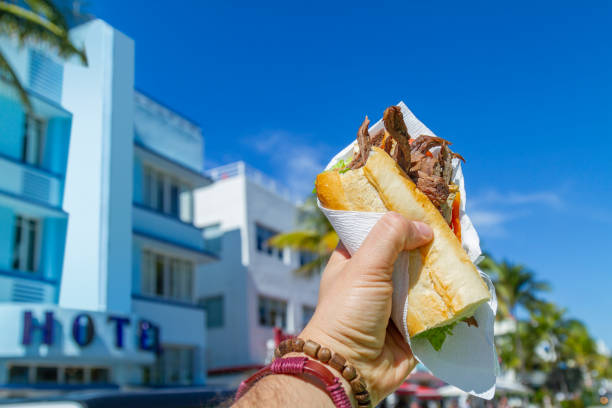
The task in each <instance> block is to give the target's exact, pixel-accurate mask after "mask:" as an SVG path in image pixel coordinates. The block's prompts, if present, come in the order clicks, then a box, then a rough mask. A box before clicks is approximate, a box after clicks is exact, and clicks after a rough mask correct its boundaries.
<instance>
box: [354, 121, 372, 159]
mask: <svg viewBox="0 0 612 408" xmlns="http://www.w3.org/2000/svg"><path fill="white" fill-rule="evenodd" d="M368 126H370V119H368V117H367V116H366V117H365V119H364V120H363V123H362V124H361V126H359V130H358V131H357V143H358V144H359V153H357V155H356V156H355V158H354V159H353V161H352V162H351V165H350V168H351V169H358V168H360V167H363V166H364V165H365V163H366V162H367V161H368V156H369V155H370V148H371V147H372V146H371V141H370V134H369V133H368Z"/></svg>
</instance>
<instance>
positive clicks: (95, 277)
mask: <svg viewBox="0 0 612 408" xmlns="http://www.w3.org/2000/svg"><path fill="white" fill-rule="evenodd" d="M71 34H72V36H73V38H74V39H75V41H76V42H79V43H83V44H84V45H85V48H86V51H87V56H88V60H89V64H88V66H83V65H81V64H79V63H77V62H72V61H70V62H64V61H61V60H59V59H57V58H56V57H55V56H54V54H53V52H51V51H46V50H44V49H41V48H37V47H34V46H28V47H24V48H19V47H18V46H17V43H16V42H14V41H11V40H10V39H1V40H0V47H2V51H3V53H4V54H5V55H6V56H7V57H8V59H9V60H10V62H11V63H12V64H13V66H14V67H15V68H16V70H17V72H18V74H19V76H20V78H21V80H22V83H23V84H24V85H25V87H26V89H27V90H28V94H29V95H30V98H31V100H32V104H33V107H34V109H33V112H31V113H30V112H27V111H26V110H24V108H23V106H22V104H21V102H20V100H19V98H18V96H17V93H16V92H15V90H14V89H13V88H12V87H11V86H9V84H8V83H7V82H6V79H2V80H0V170H1V171H0V172H1V174H2V177H0V223H1V224H0V225H2V228H0V325H1V327H2V335H1V336H0V389H3V390H4V391H2V392H3V393H4V394H12V395H24V394H25V393H26V392H30V391H32V390H41V389H42V390H71V389H82V388H92V387H98V388H102V387H103V388H106V387H126V386H142V385H151V386H155V385H159V384H164V385H195V384H204V383H205V380H206V371H207V367H206V361H207V358H208V356H209V354H210V353H209V352H208V344H207V330H206V326H207V323H206V313H205V306H202V305H200V304H199V303H198V299H199V297H201V295H200V294H199V293H198V290H196V289H198V288H200V287H202V286H205V282H206V280H207V277H206V276H202V274H205V273H207V271H206V270H205V269H203V268H202V267H203V266H204V265H207V264H214V263H217V262H218V261H219V256H218V254H217V253H215V252H214V246H215V242H216V241H215V240H211V241H210V242H209V241H208V240H206V239H205V237H206V236H209V235H210V236H212V235H211V233H210V232H209V231H205V230H203V229H202V228H201V227H197V226H196V225H195V223H194V219H195V218H194V199H193V196H194V195H193V192H194V190H196V189H199V188H202V187H204V186H207V185H209V184H210V183H211V182H212V180H211V178H210V177H208V176H205V175H204V172H203V170H204V163H203V144H204V142H203V137H202V132H201V129H200V128H199V126H198V125H197V124H195V123H194V122H193V121H191V120H189V119H187V118H185V117H183V116H181V115H180V114H178V113H176V112H174V111H173V110H172V109H170V108H168V107H166V106H164V105H163V104H161V103H159V102H157V101H155V100H154V99H152V98H150V97H148V96H146V95H144V94H143V93H140V92H137V91H135V90H134V43H133V41H132V40H131V39H130V38H128V37H127V36H125V35H124V34H122V33H120V32H118V31H117V30H115V29H113V28H112V27H110V26H109V25H108V24H106V23H105V22H103V21H100V20H93V21H90V22H88V23H86V24H84V25H81V26H78V27H76V28H75V29H73V30H72V32H71ZM213 234H214V231H213ZM217 241H218V240H217ZM211 243H212V244H211Z"/></svg>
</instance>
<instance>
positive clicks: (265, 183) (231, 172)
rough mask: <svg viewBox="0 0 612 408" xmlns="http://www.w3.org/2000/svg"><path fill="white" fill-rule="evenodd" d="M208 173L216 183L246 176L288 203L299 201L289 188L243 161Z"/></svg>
mask: <svg viewBox="0 0 612 408" xmlns="http://www.w3.org/2000/svg"><path fill="white" fill-rule="evenodd" d="M207 173H208V175H209V176H210V178H212V179H213V180H214V181H219V180H225V179H228V178H232V177H236V176H245V177H246V178H247V179H248V180H250V181H252V182H253V183H255V184H257V185H258V186H260V187H262V188H264V189H266V190H268V191H270V192H273V193H275V194H277V195H279V196H281V197H283V198H285V199H286V200H288V201H292V202H298V201H299V198H298V197H297V196H296V195H294V194H292V193H291V191H290V190H289V189H288V188H286V187H283V186H281V185H280V184H279V183H278V182H277V181H276V180H274V179H273V178H271V177H269V176H267V175H265V174H264V173H262V172H261V171H259V170H257V169H255V168H253V167H251V166H249V165H248V164H246V163H245V162H243V161H238V162H235V163H230V164H226V165H225V166H220V167H215V168H213V169H211V170H209V171H208V172H207Z"/></svg>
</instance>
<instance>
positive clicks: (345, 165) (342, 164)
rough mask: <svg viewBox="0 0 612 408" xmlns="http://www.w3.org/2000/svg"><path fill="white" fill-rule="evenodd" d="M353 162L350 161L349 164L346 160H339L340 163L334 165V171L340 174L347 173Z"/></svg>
mask: <svg viewBox="0 0 612 408" xmlns="http://www.w3.org/2000/svg"><path fill="white" fill-rule="evenodd" d="M351 161H352V160H349V161H348V162H346V161H344V159H342V160H339V161H338V163H336V164H334V165H333V166H332V168H331V169H332V170H338V172H339V173H346V172H347V171H349V168H348V166H349V164H351Z"/></svg>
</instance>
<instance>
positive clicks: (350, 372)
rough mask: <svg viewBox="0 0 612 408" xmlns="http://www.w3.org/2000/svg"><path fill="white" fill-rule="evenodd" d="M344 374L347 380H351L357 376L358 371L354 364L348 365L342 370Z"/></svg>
mask: <svg viewBox="0 0 612 408" xmlns="http://www.w3.org/2000/svg"><path fill="white" fill-rule="evenodd" d="M342 376H343V377H344V379H345V380H346V381H351V380H354V379H355V378H357V371H356V370H355V368H354V367H353V366H349V365H347V366H346V367H344V370H342Z"/></svg>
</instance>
